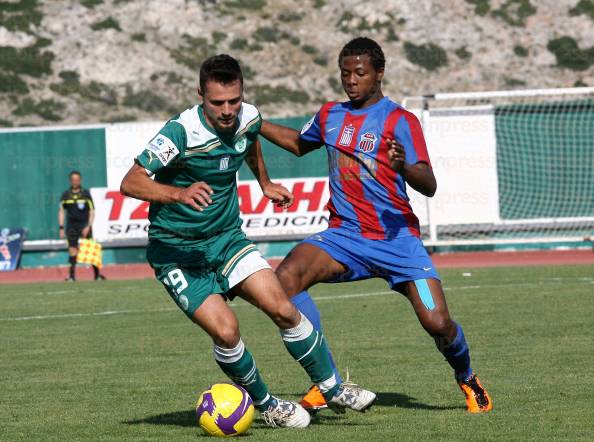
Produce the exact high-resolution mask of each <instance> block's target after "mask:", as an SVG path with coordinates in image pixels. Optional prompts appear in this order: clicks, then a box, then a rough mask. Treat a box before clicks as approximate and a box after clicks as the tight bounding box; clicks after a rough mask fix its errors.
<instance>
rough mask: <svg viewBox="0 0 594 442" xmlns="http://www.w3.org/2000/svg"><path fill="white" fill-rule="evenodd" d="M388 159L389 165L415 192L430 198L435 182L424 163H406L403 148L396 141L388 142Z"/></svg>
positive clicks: (433, 192) (435, 188)
mask: <svg viewBox="0 0 594 442" xmlns="http://www.w3.org/2000/svg"><path fill="white" fill-rule="evenodd" d="M388 159H389V160H390V165H391V167H392V169H394V170H395V171H396V172H397V173H398V174H400V175H401V176H402V177H403V178H404V179H405V180H406V182H407V183H408V184H409V185H410V186H411V187H412V188H413V189H415V190H416V191H417V192H420V193H422V194H423V195H425V196H428V197H432V196H433V195H435V191H436V190H437V181H436V180H435V175H433V169H431V166H429V165H428V164H426V163H423V162H419V163H416V164H410V163H407V162H406V154H405V151H404V147H403V146H402V145H401V144H400V143H398V142H397V141H396V140H388Z"/></svg>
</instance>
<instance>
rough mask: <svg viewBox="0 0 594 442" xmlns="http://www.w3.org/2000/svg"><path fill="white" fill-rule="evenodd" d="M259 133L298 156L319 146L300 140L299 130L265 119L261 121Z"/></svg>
mask: <svg viewBox="0 0 594 442" xmlns="http://www.w3.org/2000/svg"><path fill="white" fill-rule="evenodd" d="M260 135H262V136H263V137H264V138H266V139H267V140H268V141H270V142H272V143H274V144H276V145H277V146H280V147H282V148H283V149H285V150H286V151H288V152H291V153H292V154H293V155H296V156H298V157H300V156H303V155H305V154H306V153H309V152H311V151H312V150H315V149H317V148H319V147H320V146H321V144H319V143H310V142H308V141H304V140H302V139H301V138H300V137H299V132H298V131H296V130H295V129H291V128H290V127H286V126H281V125H280V124H274V123H271V122H269V121H266V120H264V121H262V128H261V129H260Z"/></svg>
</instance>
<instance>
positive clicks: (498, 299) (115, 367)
mask: <svg viewBox="0 0 594 442" xmlns="http://www.w3.org/2000/svg"><path fill="white" fill-rule="evenodd" d="M463 272H470V273H471V275H466V276H464V275H463ZM442 276H443V280H444V286H445V288H446V294H447V296H448V302H449V306H450V310H451V312H452V314H453V316H454V318H455V319H456V320H458V321H460V322H461V323H462V324H463V325H464V329H465V333H466V336H467V338H468V341H469V344H470V347H471V355H472V358H473V367H474V368H475V370H476V371H477V372H478V373H479V374H480V376H481V378H482V380H483V382H484V384H485V385H486V386H487V387H488V389H489V392H490V393H491V395H492V397H493V400H494V411H493V412H492V413H490V414H488V415H480V416H475V415H470V414H468V413H466V411H465V410H464V400H463V396H462V393H461V392H460V391H459V390H458V387H457V386H456V385H455V383H454V382H453V377H452V373H451V371H450V369H449V367H448V366H447V364H446V362H445V361H444V360H443V358H442V357H441V356H440V355H439V353H438V352H437V351H436V350H435V347H434V345H433V342H432V340H431V339H430V338H428V337H427V336H426V335H425V334H424V331H423V330H422V329H421V327H420V326H419V325H418V323H417V322H416V319H415V317H414V315H413V312H412V309H411V308H410V306H409V305H408V303H407V301H406V300H405V299H404V298H402V297H400V296H397V295H393V294H391V293H389V292H387V287H386V286H385V284H384V282H383V281H381V280H373V281H368V282H364V283H352V284H342V285H320V286H318V287H316V288H315V289H314V290H312V293H313V295H314V296H315V297H316V299H317V300H318V305H319V307H320V309H321V311H322V317H323V319H324V321H325V327H326V335H327V337H328V339H329V342H330V344H331V347H332V349H333V351H334V355H335V357H336V359H337V361H338V362H339V365H340V366H341V367H343V368H346V367H348V368H349V371H350V373H351V377H352V379H353V380H354V381H356V382H358V383H360V384H362V385H364V386H365V387H367V388H370V389H372V390H374V391H376V392H378V400H377V405H376V406H375V407H374V408H373V409H372V410H371V411H370V412H368V413H366V414H355V413H347V414H346V415H345V416H344V417H337V416H335V415H332V414H331V413H330V412H325V413H323V414H322V415H321V416H320V417H319V418H317V420H316V422H315V423H314V424H313V425H312V426H311V427H310V428H309V429H306V430H278V429H277V430H272V429H268V428H266V427H264V426H263V423H262V422H261V421H260V420H259V419H258V420H257V421H256V422H255V423H254V426H253V427H252V429H251V430H250V436H251V438H253V439H256V438H258V439H259V440H279V439H282V440H335V441H336V440H367V441H372V440H414V441H425V440H432V441H434V440H440V439H449V440H473V441H476V440H506V441H509V440H542V441H551V440H593V439H594V330H593V328H594V327H593V326H594V267H592V266H574V267H569V266H567V267H563V266H562V267H533V268H529V267H528V268H497V269H472V270H449V271H443V272H442ZM234 305H235V309H236V312H237V314H238V316H239V318H240V323H241V324H242V333H243V336H244V340H245V342H246V345H247V346H248V347H249V348H250V349H251V351H252V352H253V354H254V355H255V357H256V361H257V362H258V365H259V367H260V369H261V371H262V374H263V375H264V377H265V379H266V380H267V382H268V383H269V385H270V387H271V389H272V391H273V392H274V393H275V394H277V395H279V396H283V397H288V398H298V397H299V394H300V393H301V392H302V391H304V390H305V389H306V388H307V387H308V386H309V384H308V380H307V378H306V376H305V374H304V373H303V372H301V369H300V368H299V367H298V366H297V365H296V364H295V363H294V362H292V360H291V359H290V357H289V356H288V354H287V353H286V351H285V349H284V347H283V345H282V342H281V340H280V338H279V336H278V333H277V331H276V330H275V328H274V327H273V325H272V323H271V322H270V321H269V320H268V319H267V318H266V317H265V316H264V315H263V314H261V313H260V312H258V311H257V310H255V309H254V308H253V307H250V306H247V305H246V303H245V302H243V301H238V302H236V303H234ZM0 306H1V310H0V311H1V313H0V331H1V333H0V348H1V350H0V352H1V353H0V373H1V376H0V391H1V400H0V440H2V441H12V440H23V441H25V440H26V441H30V440H44V441H49V440H61V441H64V440H77V441H80V440H110V441H111V440H125V441H128V440H136V441H141V440H158V441H167V440H172V441H173V440H175V441H183V440H196V438H197V437H199V438H201V439H200V440H205V439H202V437H203V436H202V435H201V433H200V430H199V428H197V426H196V424H195V421H194V403H195V400H196V399H197V397H198V394H199V392H200V391H201V390H203V389H205V388H206V387H208V386H209V385H210V384H212V383H214V382H217V381H225V378H224V376H223V374H222V373H221V372H220V371H219V369H218V367H217V366H216V364H215V362H214V360H213V358H212V350H211V344H210V342H209V340H208V339H207V337H206V336H205V335H203V333H202V332H201V331H200V330H199V329H198V327H196V326H194V325H193V324H191V323H190V322H189V321H188V320H187V319H186V318H185V317H184V316H183V314H182V313H181V312H180V311H178V310H177V309H176V308H175V306H174V304H173V303H172V302H171V301H170V299H169V297H168V296H167V295H166V293H165V291H164V290H163V289H162V288H161V287H160V286H159V285H158V283H156V282H154V281H137V282H116V281H105V282H100V283H92V282H89V283H83V282H79V283H75V284H56V283H54V284H35V285H4V286H0ZM250 436H248V438H249V437H250Z"/></svg>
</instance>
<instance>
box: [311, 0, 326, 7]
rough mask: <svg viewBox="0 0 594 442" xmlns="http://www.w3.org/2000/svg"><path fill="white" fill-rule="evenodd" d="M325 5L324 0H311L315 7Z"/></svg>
mask: <svg viewBox="0 0 594 442" xmlns="http://www.w3.org/2000/svg"><path fill="white" fill-rule="evenodd" d="M325 5H326V2H325V1H324V0H313V7H314V8H316V9H320V8H323V7H324V6H325Z"/></svg>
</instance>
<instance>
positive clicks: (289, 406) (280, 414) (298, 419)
mask: <svg viewBox="0 0 594 442" xmlns="http://www.w3.org/2000/svg"><path fill="white" fill-rule="evenodd" d="M262 417H263V418H264V422H266V424H268V425H269V426H271V427H285V428H305V427H307V426H308V425H309V422H310V420H311V418H310V416H309V413H308V412H307V411H305V408H303V407H302V406H301V405H299V404H298V403H297V402H291V401H284V400H282V399H278V398H276V406H272V405H271V406H270V407H269V408H268V410H266V411H263V412H262Z"/></svg>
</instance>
